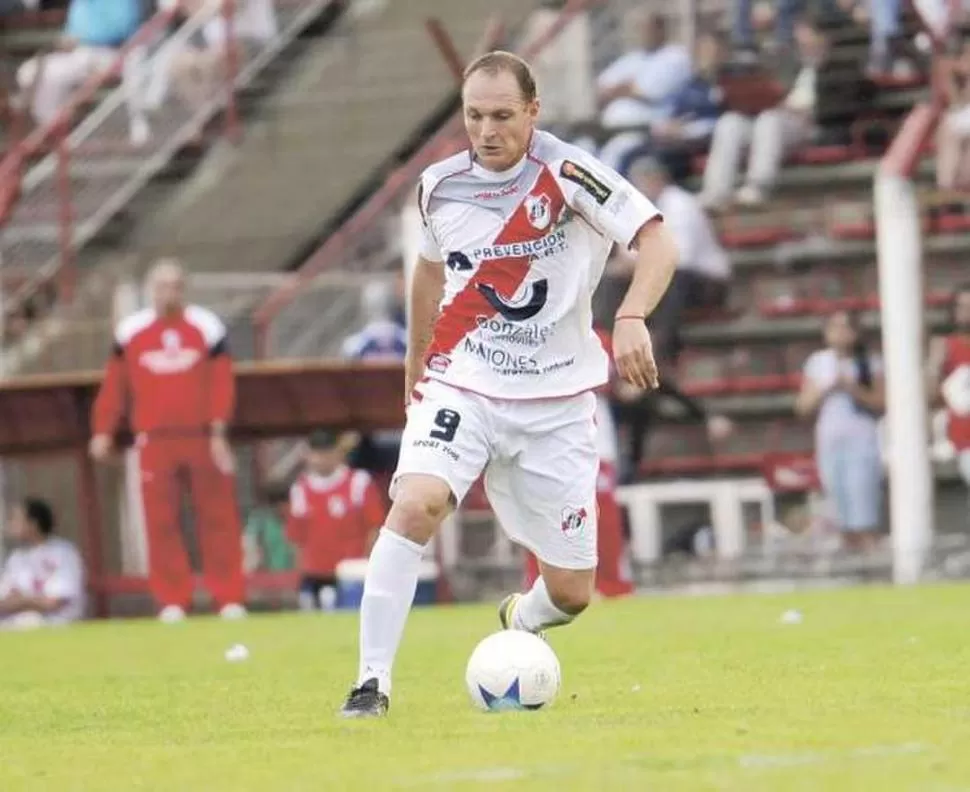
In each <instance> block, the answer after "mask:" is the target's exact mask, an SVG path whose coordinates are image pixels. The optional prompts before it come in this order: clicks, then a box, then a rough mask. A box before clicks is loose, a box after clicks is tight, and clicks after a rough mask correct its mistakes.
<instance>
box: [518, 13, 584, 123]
mask: <svg viewBox="0 0 970 792" xmlns="http://www.w3.org/2000/svg"><path fill="white" fill-rule="evenodd" d="M562 7H563V0H542V1H541V2H540V3H539V8H537V9H536V10H535V11H533V12H532V13H531V14H530V15H529V18H528V20H527V21H526V24H525V32H524V34H523V39H524V41H523V42H522V43H521V44H520V46H521V47H522V48H523V49H526V50H527V49H530V48H531V47H532V45H533V44H535V43H536V42H538V41H540V40H546V39H547V36H548V33H549V30H550V28H552V27H553V26H554V25H556V24H558V22H559V21H560V12H561V11H562ZM592 59H593V48H592V45H591V43H590V20H589V14H588V12H585V11H580V12H579V13H577V14H575V15H574V16H573V17H572V19H571V20H570V21H569V22H568V23H567V24H566V26H565V27H564V28H563V29H562V30H561V31H560V32H559V33H558V34H557V35H556V36H555V37H554V38H553V39H552V40H551V41H548V40H547V43H546V44H545V46H543V47H542V49H541V50H540V51H539V52H538V53H537V54H536V57H535V58H534V59H533V61H532V71H533V74H534V75H535V78H536V84H537V85H538V87H539V95H540V96H541V97H542V121H543V124H545V125H546V126H549V125H553V124H576V123H581V122H585V121H590V120H591V119H592V118H593V117H594V116H595V114H596V90H595V86H594V84H593V77H594V75H593V64H592Z"/></svg>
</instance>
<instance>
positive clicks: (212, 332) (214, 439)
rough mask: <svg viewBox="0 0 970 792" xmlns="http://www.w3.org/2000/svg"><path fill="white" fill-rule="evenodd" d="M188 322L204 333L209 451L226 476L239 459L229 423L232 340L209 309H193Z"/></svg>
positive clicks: (232, 400)
mask: <svg viewBox="0 0 970 792" xmlns="http://www.w3.org/2000/svg"><path fill="white" fill-rule="evenodd" d="M189 312H190V313H189V318H190V321H192V323H193V324H195V325H196V326H197V327H198V328H199V329H200V330H201V331H202V335H203V337H204V339H205V344H206V352H207V354H208V359H207V361H206V365H207V367H208V377H206V378H205V380H204V382H205V385H204V386H203V387H206V388H208V393H207V394H206V396H207V397H208V414H207V415H206V416H205V418H206V420H207V421H208V428H209V431H210V433H211V437H210V441H209V448H210V453H211V454H212V461H213V463H214V464H215V466H216V467H217V468H218V469H219V470H220V471H222V473H224V474H225V475H227V476H228V475H231V474H232V473H234V472H235V469H236V459H235V456H234V455H233V453H232V447H231V446H230V445H229V438H228V432H229V422H230V420H231V419H232V413H233V410H234V409H235V406H236V378H235V375H234V374H233V370H232V357H231V356H230V354H229V338H228V331H227V330H226V326H225V325H224V324H223V322H222V320H221V319H220V318H219V317H218V316H216V314H215V313H214V312H212V311H210V310H209V309H208V308H200V307H198V306H191V307H190V309H189Z"/></svg>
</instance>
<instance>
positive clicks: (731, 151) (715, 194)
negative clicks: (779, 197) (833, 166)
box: [701, 20, 826, 208]
mask: <svg viewBox="0 0 970 792" xmlns="http://www.w3.org/2000/svg"><path fill="white" fill-rule="evenodd" d="M795 39H796V43H797V45H798V55H799V59H800V61H801V67H800V69H799V71H798V76H797V77H796V78H795V83H794V85H793V86H792V88H791V90H790V91H789V92H788V95H787V96H786V97H785V98H784V99H783V100H782V102H781V103H780V104H779V105H778V106H776V107H773V108H771V109H768V110H764V111H762V112H761V113H759V114H758V115H757V116H756V117H754V118H752V117H750V116H745V115H742V114H741V113H736V112H730V113H725V114H724V115H722V116H721V118H720V119H719V120H718V122H717V124H716V125H715V127H714V137H713V140H712V143H711V151H710V155H709V157H708V160H707V167H706V168H705V169H704V187H703V191H702V199H701V200H702V201H703V202H704V204H705V206H707V207H709V208H711V207H718V206H720V205H722V204H723V203H724V202H726V201H727V200H728V199H729V197H730V195H731V192H732V190H733V189H734V184H735V179H736V178H737V174H738V169H739V166H740V164H741V155H742V153H743V151H744V148H745V147H746V146H747V147H748V148H749V154H748V167H747V174H746V177H745V181H744V184H743V185H742V187H741V188H740V189H739V190H738V191H737V195H736V198H737V200H738V202H739V203H742V204H748V205H754V204H759V203H761V202H762V201H763V200H764V199H765V197H766V193H767V191H768V190H770V189H771V188H772V186H773V185H774V183H775V181H776V179H777V178H778V172H779V170H780V169H781V164H782V161H783V159H784V157H785V155H786V154H789V153H791V151H793V150H794V149H795V148H797V147H798V146H800V145H801V144H803V143H805V142H806V141H808V140H809V139H810V137H811V135H812V133H813V130H814V111H815V102H816V80H817V76H818V71H819V67H820V66H821V64H822V61H823V58H824V57H825V51H826V47H825V39H824V38H823V36H822V35H821V33H820V32H819V31H818V29H817V28H815V27H814V26H813V25H812V24H811V23H809V22H808V21H806V20H803V21H800V22H799V23H798V25H797V26H796V30H795Z"/></svg>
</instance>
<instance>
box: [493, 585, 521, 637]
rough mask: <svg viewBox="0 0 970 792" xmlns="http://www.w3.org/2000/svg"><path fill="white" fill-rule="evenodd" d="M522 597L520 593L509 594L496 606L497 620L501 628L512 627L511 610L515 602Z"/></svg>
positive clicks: (507, 628) (513, 608) (508, 628)
mask: <svg viewBox="0 0 970 792" xmlns="http://www.w3.org/2000/svg"><path fill="white" fill-rule="evenodd" d="M521 598H522V595H521V594H509V595H508V596H507V597H506V598H505V599H503V600H502V601H501V602H500V603H499V606H498V620H499V623H500V624H501V625H502V629H503V630H511V629H512V612H513V611H514V610H515V603H517V602H518V601H519V600H520V599H521Z"/></svg>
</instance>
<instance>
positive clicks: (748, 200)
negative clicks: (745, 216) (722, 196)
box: [734, 184, 765, 206]
mask: <svg viewBox="0 0 970 792" xmlns="http://www.w3.org/2000/svg"><path fill="white" fill-rule="evenodd" d="M734 198H735V200H736V201H737V202H738V203H739V204H741V205H742V206H759V205H760V204H763V203H764V202H765V193H764V190H762V189H761V188H760V187H757V186H756V185H754V184H745V185H744V186H743V187H741V188H740V189H739V190H738V191H737V192H736V193H735V194H734Z"/></svg>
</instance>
